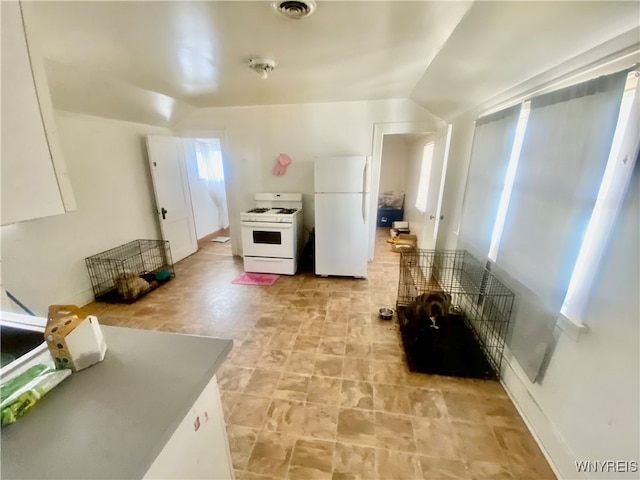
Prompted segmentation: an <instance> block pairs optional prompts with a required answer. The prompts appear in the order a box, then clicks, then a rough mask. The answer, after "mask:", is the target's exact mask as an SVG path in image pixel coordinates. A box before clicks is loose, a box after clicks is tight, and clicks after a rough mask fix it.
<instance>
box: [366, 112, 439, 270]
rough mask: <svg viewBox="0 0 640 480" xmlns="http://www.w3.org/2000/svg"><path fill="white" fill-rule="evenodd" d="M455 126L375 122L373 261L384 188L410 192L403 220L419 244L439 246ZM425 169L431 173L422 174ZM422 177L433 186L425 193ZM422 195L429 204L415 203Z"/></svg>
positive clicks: (372, 193) (425, 247) (372, 199)
mask: <svg viewBox="0 0 640 480" xmlns="http://www.w3.org/2000/svg"><path fill="white" fill-rule="evenodd" d="M450 130H451V129H450V126H448V125H443V126H441V127H440V128H438V129H436V128H434V125H433V123H427V122H399V123H384V124H375V125H374V142H373V158H372V171H371V197H372V198H371V209H370V212H371V214H370V218H371V220H372V221H371V222H370V232H369V261H372V260H373V255H374V251H375V242H376V230H377V222H376V220H377V211H378V201H379V198H380V196H381V195H383V193H384V192H385V191H393V192H397V191H402V192H403V193H404V194H405V198H404V212H403V213H404V220H405V221H408V222H409V228H410V229H411V233H412V234H415V235H417V237H418V247H419V248H424V249H433V248H435V239H436V237H437V233H438V225H439V222H440V220H441V219H442V217H443V213H442V212H441V206H442V194H443V186H444V178H445V173H446V163H447V157H448V151H449V147H448V145H449V139H450ZM430 143H431V144H432V148H431V149H429V148H428V145H429V144H430ZM427 151H430V152H431V155H428V156H427V155H426V152H427ZM427 157H428V158H427ZM423 165H424V166H425V168H423ZM421 171H422V173H425V172H428V173H429V175H421ZM421 177H422V181H423V182H428V185H426V188H425V186H424V185H423V188H422V189H421V190H422V192H418V190H419V187H420V179H421ZM427 178H428V181H427V180H426V179H427ZM419 193H422V194H423V195H424V194H426V197H427V198H426V205H424V206H423V205H416V200H417V197H418V194H419ZM420 203H424V201H423V202H420Z"/></svg>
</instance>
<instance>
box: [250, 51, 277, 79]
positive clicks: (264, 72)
mask: <svg viewBox="0 0 640 480" xmlns="http://www.w3.org/2000/svg"><path fill="white" fill-rule="evenodd" d="M275 67H276V62H275V61H273V60H271V59H269V58H262V57H254V58H250V59H249V68H250V69H251V70H253V71H254V72H256V73H257V74H258V75H260V78H262V79H263V80H264V79H266V78H267V77H268V76H269V74H270V73H271V72H272V71H273V69H274V68H275Z"/></svg>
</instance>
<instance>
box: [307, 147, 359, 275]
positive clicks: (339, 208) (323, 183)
mask: <svg viewBox="0 0 640 480" xmlns="http://www.w3.org/2000/svg"><path fill="white" fill-rule="evenodd" d="M368 166H369V158H368V157H330V158H316V159H315V161H314V192H315V196H314V200H315V272H316V275H321V276H329V275H337V276H351V277H362V278H364V277H366V276H367V261H368V251H369V248H368V247H369V229H368V225H369V218H368V217H369V214H368V208H369V168H368Z"/></svg>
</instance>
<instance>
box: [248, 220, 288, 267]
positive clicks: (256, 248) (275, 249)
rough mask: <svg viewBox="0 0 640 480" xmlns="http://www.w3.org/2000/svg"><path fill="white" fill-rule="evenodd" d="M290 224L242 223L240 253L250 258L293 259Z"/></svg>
mask: <svg viewBox="0 0 640 480" xmlns="http://www.w3.org/2000/svg"><path fill="white" fill-rule="evenodd" d="M293 239H294V231H293V224H291V223H269V222H242V253H243V255H245V256H251V257H273V258H293V250H294V241H293Z"/></svg>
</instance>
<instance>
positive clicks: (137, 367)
mask: <svg viewBox="0 0 640 480" xmlns="http://www.w3.org/2000/svg"><path fill="white" fill-rule="evenodd" d="M101 329H102V332H103V334H104V337H105V340H106V342H107V349H108V350H107V355H106V357H105V359H104V360H103V361H102V362H101V363H98V364H96V365H93V366H91V367H89V368H87V369H85V370H82V371H80V372H77V373H74V374H72V375H71V376H70V377H69V378H67V379H66V380H65V381H64V382H62V383H61V384H60V385H58V386H57V387H56V388H55V389H53V390H52V391H51V392H50V393H49V394H48V395H47V396H46V397H44V398H43V399H42V400H41V401H40V402H39V403H37V404H36V405H35V406H34V407H33V408H32V409H31V410H30V411H29V412H27V414H26V415H25V416H24V417H22V418H20V419H18V421H17V422H16V423H14V424H12V425H9V426H7V427H4V428H3V429H2V467H1V472H2V478H3V479H12V478H30V479H38V478H42V479H44V478H46V479H80V478H82V479H133V478H142V477H143V476H144V474H145V473H146V471H147V470H148V469H149V467H150V466H151V464H152V463H153V461H154V460H155V458H156V457H157V456H158V454H159V453H160V451H161V450H162V447H163V446H164V445H165V443H166V442H167V441H168V440H169V438H170V437H171V435H172V434H173V432H174V430H175V429H176V427H177V426H178V425H179V423H180V422H181V421H182V419H183V418H184V417H185V415H186V414H187V413H188V411H189V408H190V407H191V406H192V405H193V403H194V402H195V401H196V399H197V398H198V396H199V395H200V394H201V393H202V390H203V389H204V387H205V386H206V385H207V384H208V383H209V381H210V380H211V378H212V377H213V375H215V373H216V371H217V370H218V368H219V367H220V365H221V364H222V362H223V361H224V359H225V358H226V356H227V355H228V354H229V352H230V351H231V348H232V346H233V341H232V340H223V339H218V338H211V337H200V336H193V335H181V334H175V333H165V332H156V331H151V330H136V329H130V328H121V327H109V326H101ZM47 354H48V352H47Z"/></svg>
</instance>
